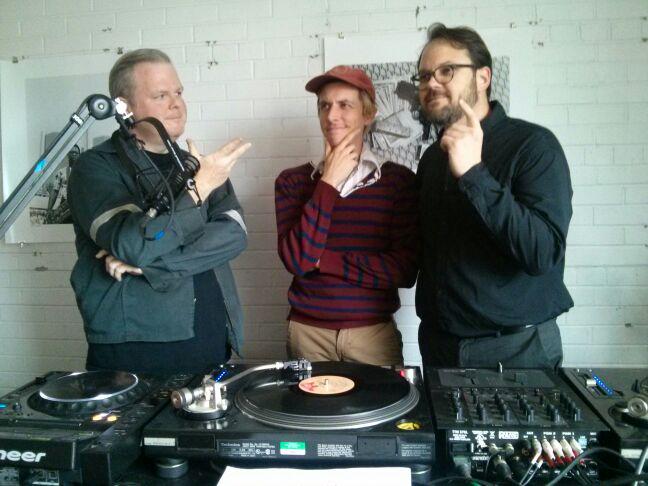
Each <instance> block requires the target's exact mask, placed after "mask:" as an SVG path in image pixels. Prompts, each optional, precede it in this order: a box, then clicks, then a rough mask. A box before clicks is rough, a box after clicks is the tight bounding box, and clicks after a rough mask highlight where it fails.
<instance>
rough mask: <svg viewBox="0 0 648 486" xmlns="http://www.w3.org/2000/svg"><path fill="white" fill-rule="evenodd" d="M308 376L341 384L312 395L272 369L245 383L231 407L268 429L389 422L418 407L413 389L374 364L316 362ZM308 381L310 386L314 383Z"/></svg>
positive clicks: (348, 425) (347, 426)
mask: <svg viewBox="0 0 648 486" xmlns="http://www.w3.org/2000/svg"><path fill="white" fill-rule="evenodd" d="M311 377H312V378H317V377H329V378H328V379H330V380H333V381H338V382H339V383H342V384H343V385H342V386H341V387H338V385H335V386H334V387H332V388H331V389H332V390H333V392H331V393H316V392H313V390H312V389H311V387H310V386H307V387H304V383H302V387H300V382H298V381H292V380H290V379H286V377H285V376H284V375H282V374H281V373H280V372H275V371H272V372H267V373H262V374H260V376H259V377H258V378H256V379H254V380H252V381H250V382H248V383H247V384H246V386H245V387H244V388H242V389H241V390H240V391H239V392H238V393H237V394H236V398H235V403H236V406H237V407H238V408H239V410H241V412H243V413H244V414H246V415H248V416H250V417H251V418H253V419H255V420H258V421H260V422H263V423H266V424H269V425H275V426H280V427H287V428H293V429H308V430H340V429H350V428H362V427H370V426H373V425H377V424H379V423H383V422H386V421H388V420H393V419H395V418H398V417H400V416H401V415H403V414H405V413H407V412H408V411H410V410H411V409H412V408H414V407H415V406H416V404H417V403H418V398H419V395H418V391H417V390H416V387H414V386H413V385H410V383H409V382H408V381H406V380H405V379H403V378H402V377H401V376H399V375H398V374H396V373H395V372H394V371H391V370H387V369H384V368H380V367H377V366H371V365H363V364H356V363H344V362H316V363H313V372H312V374H311ZM312 378H311V381H310V383H313V382H315V383H317V380H312ZM338 378H340V379H339V380H338ZM351 384H352V386H351ZM317 386H320V387H325V385H322V384H319V385H316V387H317ZM304 388H306V389H304ZM340 391H341V392H340Z"/></svg>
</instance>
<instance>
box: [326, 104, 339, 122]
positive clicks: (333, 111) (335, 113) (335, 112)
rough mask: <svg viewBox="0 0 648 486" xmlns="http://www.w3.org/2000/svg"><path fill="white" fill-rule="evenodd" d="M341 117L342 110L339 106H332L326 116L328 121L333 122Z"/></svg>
mask: <svg viewBox="0 0 648 486" xmlns="http://www.w3.org/2000/svg"><path fill="white" fill-rule="evenodd" d="M339 116H340V109H339V108H338V107H337V106H335V105H332V106H331V107H330V108H329V110H328V113H327V114H326V119H327V120H329V121H332V120H335V119H337V118H338V117H339Z"/></svg>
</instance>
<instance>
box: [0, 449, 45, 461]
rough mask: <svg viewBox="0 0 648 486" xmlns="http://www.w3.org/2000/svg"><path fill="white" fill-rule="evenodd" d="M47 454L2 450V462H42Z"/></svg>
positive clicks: (0, 455)
mask: <svg viewBox="0 0 648 486" xmlns="http://www.w3.org/2000/svg"><path fill="white" fill-rule="evenodd" d="M46 455H47V453H45V452H32V451H25V452H20V451H5V450H4V449H0V461H13V462H18V461H23V462H40V460H41V459H42V458H43V457H45V456H46Z"/></svg>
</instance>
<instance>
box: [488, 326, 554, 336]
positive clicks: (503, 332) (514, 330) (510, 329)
mask: <svg viewBox="0 0 648 486" xmlns="http://www.w3.org/2000/svg"><path fill="white" fill-rule="evenodd" d="M543 324H544V323H543ZM532 327H536V325H534V324H527V325H526V326H507V327H503V328H502V329H500V330H498V331H493V332H492V333H490V334H486V335H485V336H479V337H480V338H481V337H500V336H508V335H509V334H518V333H520V332H524V331H528V330H529V329H531V328H532Z"/></svg>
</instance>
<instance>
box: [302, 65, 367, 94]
mask: <svg viewBox="0 0 648 486" xmlns="http://www.w3.org/2000/svg"><path fill="white" fill-rule="evenodd" d="M333 81H343V82H345V83H348V84H350V85H351V86H355V87H356V88H358V89H360V90H362V91H366V92H367V94H368V95H369V98H371V101H373V102H374V103H375V102H376V90H375V89H374V86H373V83H372V82H371V79H370V78H369V76H367V73H365V72H364V71H363V70H362V69H358V68H354V67H351V66H335V67H334V68H331V69H329V70H328V71H326V72H325V73H324V74H320V75H319V76H315V77H314V78H313V79H311V80H310V81H309V82H308V83H306V91H310V92H311V93H316V94H317V93H319V91H320V90H321V89H322V86H324V85H325V84H327V83H330V82H333Z"/></svg>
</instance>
